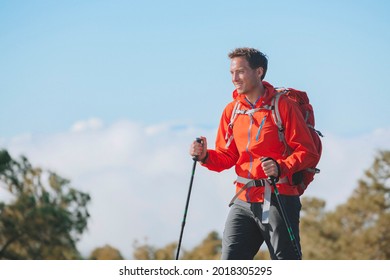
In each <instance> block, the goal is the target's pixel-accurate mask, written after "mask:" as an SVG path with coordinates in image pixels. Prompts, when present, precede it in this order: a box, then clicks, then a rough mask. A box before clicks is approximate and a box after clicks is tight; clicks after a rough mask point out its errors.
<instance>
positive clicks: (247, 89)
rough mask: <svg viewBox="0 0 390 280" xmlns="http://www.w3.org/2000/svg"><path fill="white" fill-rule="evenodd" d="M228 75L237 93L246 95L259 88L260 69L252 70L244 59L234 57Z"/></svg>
mask: <svg viewBox="0 0 390 280" xmlns="http://www.w3.org/2000/svg"><path fill="white" fill-rule="evenodd" d="M230 73H231V74H232V82H233V84H234V86H235V87H236V90H237V93H239V94H248V93H251V92H252V91H253V90H254V89H256V88H257V87H258V86H259V83H260V77H261V74H262V68H258V69H252V68H251V67H250V66H249V62H248V61H247V60H246V58H245V57H234V58H232V59H231V62H230Z"/></svg>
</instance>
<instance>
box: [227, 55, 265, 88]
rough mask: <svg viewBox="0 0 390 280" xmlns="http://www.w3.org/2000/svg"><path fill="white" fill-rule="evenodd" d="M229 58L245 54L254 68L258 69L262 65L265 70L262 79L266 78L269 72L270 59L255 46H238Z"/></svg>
mask: <svg viewBox="0 0 390 280" xmlns="http://www.w3.org/2000/svg"><path fill="white" fill-rule="evenodd" d="M228 56H229V58H230V59H233V58H235V57H240V56H243V57H245V58H246V60H247V61H248V63H249V66H250V67H251V68H252V69H257V68H259V67H262V68H263V70H264V73H263V75H262V76H261V80H263V79H264V77H265V74H266V73H267V68H268V59H267V56H266V55H265V54H263V53H262V52H260V51H259V50H256V49H253V48H236V49H234V50H233V51H231V52H230V53H229V55H228Z"/></svg>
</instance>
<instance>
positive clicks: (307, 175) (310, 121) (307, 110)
mask: <svg viewBox="0 0 390 280" xmlns="http://www.w3.org/2000/svg"><path fill="white" fill-rule="evenodd" d="M276 92H277V93H276V96H275V97H274V99H273V101H272V117H273V119H274V122H275V124H276V125H277V126H278V130H279V139H280V141H281V142H283V143H284V145H285V147H286V150H285V153H287V154H290V153H291V148H290V147H289V146H288V145H287V142H286V138H285V136H284V127H283V123H282V120H281V117H280V113H279V99H280V96H281V95H282V94H284V95H285V96H287V97H288V98H289V99H290V100H292V101H294V102H296V103H297V104H298V105H299V108H300V111H301V113H302V115H303V118H304V119H305V122H306V125H307V126H308V127H309V130H310V134H311V136H312V138H313V142H314V145H315V147H316V149H317V152H318V154H319V155H320V156H321V153H322V143H321V139H320V136H321V137H323V135H322V133H321V132H320V131H318V130H316V129H315V128H314V125H315V121H314V110H313V107H312V105H311V104H310V101H309V98H308V96H307V94H306V92H304V91H299V90H296V89H293V88H276ZM318 162H319V159H318V161H317V163H316V164H315V166H312V167H311V168H308V169H305V170H302V171H299V172H297V173H295V174H294V175H293V182H292V183H293V184H294V185H298V191H299V194H300V195H302V194H303V193H304V191H305V190H306V188H307V186H308V185H309V184H310V183H311V182H312V181H313V180H314V175H315V174H317V173H320V170H319V169H318V168H317V164H318Z"/></svg>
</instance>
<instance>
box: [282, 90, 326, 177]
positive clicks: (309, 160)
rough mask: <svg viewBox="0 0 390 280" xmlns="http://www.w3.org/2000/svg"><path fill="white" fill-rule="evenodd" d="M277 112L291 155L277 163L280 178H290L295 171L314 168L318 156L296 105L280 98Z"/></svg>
mask: <svg viewBox="0 0 390 280" xmlns="http://www.w3.org/2000/svg"><path fill="white" fill-rule="evenodd" d="M279 111H280V115H281V118H282V123H283V126H284V135H285V139H286V142H287V145H288V146H289V147H290V148H291V154H290V155H289V156H288V157H287V158H285V159H282V160H278V163H279V165H280V169H281V170H280V171H281V176H282V177H283V176H288V177H290V176H292V174H294V173H295V172H297V171H300V170H304V169H306V168H310V167H313V166H315V165H316V164H317V163H318V161H319V155H318V152H317V150H316V148H315V145H314V142H313V139H312V136H311V134H310V131H309V128H308V127H307V125H306V122H305V120H304V118H303V116H302V113H301V112H300V109H299V107H298V105H297V104H296V103H295V102H293V101H291V100H289V99H288V98H287V97H284V96H282V98H280V100H279Z"/></svg>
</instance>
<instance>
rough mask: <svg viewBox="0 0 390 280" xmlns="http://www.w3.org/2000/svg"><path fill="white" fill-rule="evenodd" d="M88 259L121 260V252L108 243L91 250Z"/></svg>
mask: <svg viewBox="0 0 390 280" xmlns="http://www.w3.org/2000/svg"><path fill="white" fill-rule="evenodd" d="M89 259H90V260H123V257H122V254H121V252H119V250H118V249H115V248H114V247H111V246H110V245H105V246H103V247H99V248H96V249H95V250H93V251H92V253H91V256H90V257H89Z"/></svg>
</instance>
